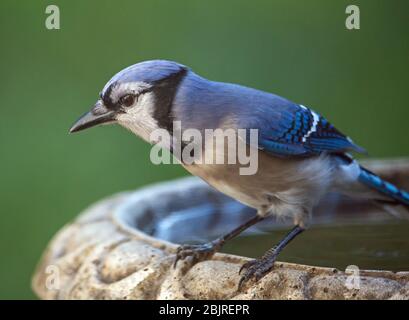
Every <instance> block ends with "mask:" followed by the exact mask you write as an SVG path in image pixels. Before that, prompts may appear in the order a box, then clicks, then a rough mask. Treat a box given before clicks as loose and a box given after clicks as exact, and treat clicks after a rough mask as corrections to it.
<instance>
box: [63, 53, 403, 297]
mask: <svg viewBox="0 0 409 320" xmlns="http://www.w3.org/2000/svg"><path fill="white" fill-rule="evenodd" d="M175 121H179V123H180V124H181V129H180V130H181V131H184V130H187V129H188V128H193V129H197V130H199V132H203V131H204V130H207V129H214V130H217V129H220V128H221V129H233V131H235V132H237V130H239V129H244V130H250V129H256V130H257V143H256V145H253V144H250V143H248V142H246V143H245V144H246V148H247V149H252V150H256V151H257V156H258V158H257V160H258V167H257V172H256V173H254V174H251V175H243V174H240V172H239V169H240V164H238V163H235V164H231V163H221V164H217V163H216V164H215V163H203V162H200V161H197V163H196V162H192V163H184V162H183V159H180V164H181V165H182V166H183V167H184V168H185V169H186V170H187V171H189V172H190V173H191V174H192V175H195V176H198V177H200V178H201V179H203V180H204V181H206V182H207V183H208V184H209V185H210V186H211V187H213V188H215V189H217V190H218V191H220V192H222V193H224V194H226V195H227V196H230V197H232V198H234V199H236V200H237V201H239V202H241V203H244V204H245V205H247V206H249V207H252V208H254V209H256V214H255V215H254V216H253V217H251V218H250V219H249V220H248V221H246V222H245V223H243V224H241V225H239V226H237V227H236V228H235V229H233V230H226V234H224V235H222V236H220V237H218V238H217V239H215V240H213V241H210V242H208V243H203V244H185V245H181V246H180V247H179V248H178V249H177V252H176V253H175V260H174V265H175V266H176V264H177V262H178V261H179V260H184V259H186V260H188V259H187V258H190V259H189V260H190V261H192V263H195V262H198V261H202V260H205V259H209V258H211V257H212V256H213V255H214V253H215V252H217V251H219V250H220V249H221V248H222V246H223V245H224V244H225V243H226V242H227V241H229V240H231V239H232V238H234V237H236V236H238V235H239V234H240V233H241V232H243V231H244V230H245V229H247V228H249V227H251V226H253V225H255V224H256V223H258V222H260V221H262V220H264V219H265V218H267V217H270V216H274V217H276V218H280V219H281V218H283V219H290V221H292V222H293V227H292V228H291V230H289V232H288V233H287V234H286V235H285V236H284V237H283V238H282V239H281V240H280V241H279V242H278V243H277V244H276V245H275V246H274V247H272V248H271V249H269V250H268V251H267V252H266V253H265V254H264V255H262V256H261V257H260V258H258V259H254V260H250V261H248V262H246V263H244V264H243V265H242V267H241V268H240V271H239V275H240V279H239V282H238V289H239V290H242V289H243V288H244V287H245V286H246V284H247V283H249V282H250V281H256V282H257V281H259V280H260V279H261V278H263V277H264V276H265V275H266V274H268V273H269V272H271V271H272V270H273V269H274V263H275V261H276V258H277V256H278V255H279V253H280V252H281V251H282V250H283V249H284V247H286V245H288V243H290V242H291V241H292V240H293V239H294V238H295V237H297V236H298V235H299V234H301V233H302V232H304V231H305V230H306V229H308V227H309V224H310V220H311V216H312V215H313V210H314V207H315V206H316V205H317V203H318V202H319V201H320V200H321V199H322V198H323V197H324V196H325V195H326V194H327V193H328V192H332V191H335V192H339V193H341V194H345V195H347V196H350V197H355V198H362V199H367V200H368V201H373V202H374V203H376V204H379V205H382V206H384V207H385V208H386V209H388V210H390V211H392V212H398V213H401V212H405V213H406V212H409V211H408V210H409V193H408V192H407V191H405V190H402V189H399V188H398V187H396V186H395V185H393V184H392V183H390V182H388V181H385V180H383V179H382V178H380V177H379V176H378V175H376V174H375V173H373V172H371V171H370V170H368V169H366V168H364V167H363V166H362V165H360V164H359V162H358V161H357V160H356V159H354V157H353V156H352V155H351V154H352V153H354V152H355V153H366V151H365V150H364V149H363V148H362V147H360V146H358V145H357V144H355V143H354V142H353V141H352V140H351V138H349V137H348V136H346V135H344V134H343V133H341V131H339V130H338V129H336V128H335V127H334V126H333V125H332V124H331V123H330V122H329V121H328V120H327V119H326V118H324V117H323V116H322V115H320V114H319V113H317V112H316V111H314V110H313V109H311V108H309V107H307V106H304V105H301V104H297V103H295V102H292V101H290V100H288V99H286V98H283V97H281V96H278V95H275V94H272V93H268V92H265V91H261V90H258V89H253V88H250V87H247V86H243V85H239V84H233V83H225V82H217V81H213V80H209V79H206V78H204V77H202V76H200V75H198V74H196V73H195V72H194V71H193V70H192V69H191V68H189V67H187V66H185V65H183V64H180V63H177V62H173V61H168V60H149V61H143V62H139V63H136V64H134V65H131V66H129V67H127V68H125V69H123V70H121V71H120V72H118V73H117V74H115V75H114V76H113V77H112V78H111V79H110V80H109V81H108V82H107V83H106V84H105V86H104V87H103V89H102V91H101V93H100V94H99V98H98V100H97V102H96V103H95V105H94V106H93V107H92V109H91V110H90V111H88V112H86V113H85V114H84V115H82V116H81V117H80V118H79V119H78V120H77V121H76V122H75V123H74V125H73V126H72V127H71V129H70V133H73V132H78V131H81V130H84V129H87V128H91V127H94V126H97V125H103V124H119V125H120V126H122V127H124V128H126V129H128V130H130V131H131V132H132V133H133V134H135V135H136V136H138V137H140V138H142V139H143V140H145V141H146V142H148V143H153V142H152V139H151V135H152V133H153V132H155V131H156V130H162V131H165V132H168V133H169V134H170V135H172V134H174V128H173V126H172V124H173V123H174V122H175ZM181 143H182V145H183V141H182V142H181ZM172 146H173V143H171V144H170V145H169V151H170V152H173V149H172ZM201 148H202V149H201V150H202V151H203V153H204V154H207V153H209V152H210V153H214V152H217V151H220V152H221V153H222V154H223V152H226V150H225V149H224V148H225V147H224V146H223V150H217V148H218V146H211V147H209V148H210V150H206V146H204V147H203V146H202V147H201ZM203 149H204V150H203Z"/></svg>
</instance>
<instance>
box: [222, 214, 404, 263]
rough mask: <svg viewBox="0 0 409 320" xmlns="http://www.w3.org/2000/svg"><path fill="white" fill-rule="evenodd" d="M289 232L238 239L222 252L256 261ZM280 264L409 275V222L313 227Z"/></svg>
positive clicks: (286, 251)
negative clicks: (353, 267)
mask: <svg viewBox="0 0 409 320" xmlns="http://www.w3.org/2000/svg"><path fill="white" fill-rule="evenodd" d="M285 232H286V231H284V230H276V231H272V232H268V233H265V234H260V235H248V236H242V237H239V238H237V239H235V240H233V241H231V242H230V243H228V244H226V246H225V247H224V249H223V252H226V253H233V254H237V255H242V256H247V257H252V258H256V257H259V256H261V255H262V254H263V253H264V252H265V251H266V250H268V249H269V248H270V247H271V246H272V245H274V244H275V243H277V242H278V241H279V240H280V238H281V237H283V236H284V234H285ZM278 260H280V261H286V262H293V263H300V264H307V265H315V266H323V267H336V268H338V269H340V270H345V268H346V267H347V266H349V265H356V266H358V267H359V268H360V269H376V270H392V271H409V222H407V221H402V220H399V221H396V222H390V223H382V224H371V225H344V226H325V227H324V226H321V227H312V228H310V229H309V230H307V231H306V232H304V233H303V234H301V235H300V236H298V237H297V238H296V239H295V240H294V241H293V242H292V243H290V244H289V245H288V246H287V247H286V248H285V249H284V250H283V252H282V253H281V254H280V256H279V258H278Z"/></svg>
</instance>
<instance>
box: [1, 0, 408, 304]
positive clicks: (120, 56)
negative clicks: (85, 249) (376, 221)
mask: <svg viewBox="0 0 409 320" xmlns="http://www.w3.org/2000/svg"><path fill="white" fill-rule="evenodd" d="M49 4H55V5H58V6H59V8H60V12H61V29H60V30H47V29H46V28H45V25H44V21H45V18H46V14H45V8H46V6H47V5H49ZM348 4H356V5H359V7H360V10H361V29H360V30H359V31H348V30H347V29H346V28H345V18H346V14H345V8H346V6H347V5H348ZM408 9H409V2H408V1H406V0H401V1H397V0H394V1H388V0H383V1H379V0H368V1H355V0H354V1H351V0H348V1H342V0H340V1H327V0H320V1H317V0H314V1H308V2H307V1H305V2H301V1H298V0H291V1H288V0H280V1H272V0H265V1H250V0H246V1H237V0H235V1H233V0H232V1H220V0H219V1H198V0H189V1H166V0H163V1H158V0H153V1H152V0H149V1H135V0H130V1H100V0H98V1H96V0H95V1H80V0H77V1H72V0H70V1H58V0H52V1H22V0H21V1H11V0H6V1H5V0H2V1H1V3H0V26H1V28H0V34H1V49H0V65H1V69H0V70H1V77H0V99H1V105H0V108H1V115H0V141H1V142H0V143H1V158H0V159H1V160H0V164H1V171H0V179H1V183H0V188H1V189H0V197H1V214H0V228H1V229H0V252H1V253H0V254H1V258H0V259H1V264H0V298H34V295H33V293H32V292H31V289H30V278H31V275H32V272H33V270H34V268H35V265H36V263H37V261H38V260H39V257H40V254H41V253H42V251H43V249H44V248H45V246H46V244H47V242H48V241H49V239H50V238H51V237H52V235H53V234H54V233H55V232H56V231H57V230H58V229H59V228H61V227H62V226H63V225H64V224H65V223H67V222H68V221H70V220H71V219H73V218H74V217H75V216H76V215H77V214H78V213H79V212H80V211H81V210H82V209H83V208H85V207H86V206H88V205H89V204H91V203H93V202H94V201H96V200H98V199H100V198H102V197H105V196H107V195H110V194H112V193H115V192H118V191H121V190H126V189H133V188H137V187H140V186H143V185H146V184H148V183H152V182H155V181H161V180H166V179H171V178H175V177H179V176H183V175H185V174H186V173H185V172H184V171H183V169H182V168H180V167H178V166H176V165H173V166H154V165H153V164H151V162H150V160H149V150H150V148H149V146H148V145H146V144H145V143H143V142H142V141H140V140H138V139H136V138H135V137H134V136H132V135H131V134H130V133H128V132H126V131H125V130H124V129H122V128H119V127H104V128H96V129H92V130H90V131H87V132H84V133H83V134H78V135H68V133H67V131H68V128H69V127H70V125H71V124H72V123H73V121H74V120H76V118H77V117H78V116H79V115H80V114H82V113H83V112H84V111H86V110H87V109H89V108H90V107H91V106H92V105H93V103H94V102H95V100H96V99H97V95H98V93H99V91H100V90H101V88H102V86H103V85H104V84H105V82H106V81H107V80H108V79H109V78H110V77H111V76H112V75H113V74H114V73H116V72H117V71H119V70H120V69H122V68H124V67H126V66H128V65H130V64H134V63H136V62H139V61H142V60H147V59H157V58H162V59H169V60H176V61H179V62H181V63H183V64H186V65H188V66H190V67H192V68H193V69H194V70H195V71H196V72H197V73H199V74H201V75H203V76H205V77H208V78H211V79H215V80H219V81H228V82H237V83H241V84H245V85H249V86H253V87H256V88H259V89H263V90H266V91H271V92H275V93H277V94H280V95H283V96H286V97H288V98H290V99H291V100H294V101H296V102H300V103H303V104H305V105H308V106H311V107H313V108H314V109H316V110H317V111H320V112H321V113H322V114H324V115H325V116H326V117H327V118H328V119H329V120H330V121H332V122H333V123H334V124H335V125H336V126H337V127H338V128H340V129H341V130H342V131H343V132H345V133H347V134H349V135H350V136H351V137H353V138H354V140H355V141H356V142H357V143H359V144H360V145H362V146H364V147H366V148H367V150H369V153H370V156H372V157H395V156H404V155H409V143H408V135H409V128H408V119H407V118H408V116H409V108H408V83H409V81H408V80H409V64H408V59H409V37H408V36H409V19H408V17H407V14H408Z"/></svg>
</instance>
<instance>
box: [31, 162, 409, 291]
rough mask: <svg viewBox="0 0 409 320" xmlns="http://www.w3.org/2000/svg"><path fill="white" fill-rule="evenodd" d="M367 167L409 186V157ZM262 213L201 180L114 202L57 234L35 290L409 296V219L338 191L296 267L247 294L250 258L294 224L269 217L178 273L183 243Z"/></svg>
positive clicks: (299, 245) (287, 256) (293, 260)
mask: <svg viewBox="0 0 409 320" xmlns="http://www.w3.org/2000/svg"><path fill="white" fill-rule="evenodd" d="M365 165H366V166H368V167H369V168H370V169H371V170H373V171H375V172H376V173H378V174H380V175H381V176H382V177H384V178H386V179H388V180H390V181H391V182H394V183H396V184H397V185H398V186H401V187H405V188H407V189H409V161H408V160H389V161H371V162H366V163H365ZM254 213H255V212H254V210H253V209H250V208H248V207H246V206H244V205H242V204H240V203H238V202H236V201H234V200H232V199H231V198H228V197H226V196H224V195H223V194H221V193H219V192H217V191H215V190H213V189H212V188H210V187H209V186H208V185H207V184H205V183H204V182H202V181H201V180H199V179H197V178H194V177H189V178H183V179H179V180H175V181H170V182H165V183H160V184H157V185H153V186H149V187H146V188H143V189H140V190H137V191H133V192H125V193H121V194H118V195H115V196H112V197H110V198H108V199H104V200H102V201H100V202H99V203H97V204H95V205H93V206H91V207H90V208H88V209H87V210H85V211H84V212H83V213H82V214H81V215H80V216H79V217H78V218H77V219H76V220H75V221H73V222H72V223H70V224H68V225H67V226H65V227H64V228H63V229H62V230H61V231H60V232H59V233H58V234H57V235H56V236H55V237H54V239H53V240H52V241H51V243H50V244H49V246H48V248H47V250H46V251H45V253H44V255H43V257H42V259H41V261H40V263H39V265H38V268H37V270H36V273H35V275H34V277H33V289H34V291H35V292H36V294H37V295H38V296H39V297H40V298H43V299H408V298H409V272H406V270H409V237H408V230H409V223H408V222H407V221H405V220H397V219H396V218H393V217H391V216H390V215H389V214H387V213H385V212H383V211H382V210H381V209H379V208H377V207H376V206H374V205H371V204H369V203H365V202H357V201H352V200H350V199H347V198H343V197H341V196H339V195H336V194H331V195H329V196H328V197H327V198H325V199H324V200H323V201H322V203H320V204H319V206H318V207H317V209H316V211H315V214H314V218H313V221H312V228H311V230H309V231H307V232H305V233H304V234H303V235H301V236H300V237H299V238H297V239H296V240H295V241H294V242H293V243H291V244H290V245H289V246H288V248H286V249H285V250H284V251H283V253H282V254H281V255H280V256H279V260H280V261H287V262H277V263H276V266H275V269H274V270H273V271H272V272H271V273H270V274H268V275H267V276H265V277H264V278H263V279H261V280H260V281H259V282H258V283H254V282H251V283H249V284H248V285H247V287H246V288H245V290H243V291H242V292H238V291H237V284H238V281H239V278H240V277H239V275H238V270H239V268H240V266H241V264H243V263H244V262H246V261H248V258H245V257H242V256H243V255H244V256H247V257H257V256H260V255H261V254H262V253H263V252H264V251H265V250H267V249H268V248H269V247H271V246H272V245H273V244H274V243H276V242H277V240H278V239H279V237H281V236H282V235H283V232H284V230H285V229H286V228H288V227H289V226H290V225H286V224H285V222H278V221H275V220H274V219H269V220H266V221H263V222H262V223H260V224H258V225H256V226H255V227H253V228H251V229H249V230H248V231H247V232H245V233H244V234H243V236H242V237H239V238H237V239H236V240H233V241H232V242H231V243H229V244H227V245H226V247H225V248H224V253H218V254H216V255H215V256H214V257H213V258H212V259H211V260H208V261H203V262H200V263H197V264H196V265H194V266H193V267H192V268H188V265H187V263H185V262H179V263H178V265H177V267H176V268H173V267H172V263H173V260H174V253H175V250H176V248H177V243H197V242H203V241H207V240H209V239H213V238H215V237H217V236H218V235H220V234H223V233H225V232H226V231H229V230H230V229H232V228H233V227H235V226H237V225H238V224H240V223H241V222H242V221H243V220H245V219H248V218H249V216H251V215H253V214H254ZM231 253H233V254H236V255H232V254H231ZM345 269H347V270H345ZM383 270H388V271H383Z"/></svg>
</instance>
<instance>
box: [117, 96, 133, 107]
mask: <svg viewBox="0 0 409 320" xmlns="http://www.w3.org/2000/svg"><path fill="white" fill-rule="evenodd" d="M119 102H120V103H121V105H123V106H124V107H130V106H132V105H133V104H134V102H135V96H134V95H133V94H127V95H125V96H123V97H121V99H119Z"/></svg>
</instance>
